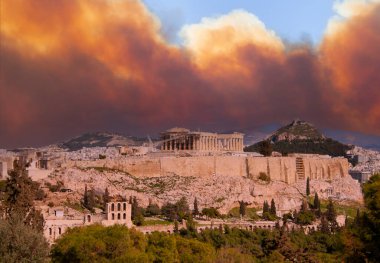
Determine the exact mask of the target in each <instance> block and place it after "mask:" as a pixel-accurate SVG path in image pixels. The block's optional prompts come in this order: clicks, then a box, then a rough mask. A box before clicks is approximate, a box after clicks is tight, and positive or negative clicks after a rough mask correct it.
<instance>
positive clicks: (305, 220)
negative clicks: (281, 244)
mask: <svg viewBox="0 0 380 263" xmlns="http://www.w3.org/2000/svg"><path fill="white" fill-rule="evenodd" d="M295 219H296V223H297V224H300V225H310V224H311V223H313V222H314V220H315V214H314V213H313V212H312V211H310V210H307V211H300V212H299V213H297V214H296V215H295Z"/></svg>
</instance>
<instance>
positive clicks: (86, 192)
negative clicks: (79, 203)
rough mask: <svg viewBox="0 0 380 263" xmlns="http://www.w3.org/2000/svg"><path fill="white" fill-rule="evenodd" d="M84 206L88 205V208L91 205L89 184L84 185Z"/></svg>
mask: <svg viewBox="0 0 380 263" xmlns="http://www.w3.org/2000/svg"><path fill="white" fill-rule="evenodd" d="M83 206H84V207H86V208H87V209H88V207H89V201H88V190H87V184H86V185H85V186H84V193H83Z"/></svg>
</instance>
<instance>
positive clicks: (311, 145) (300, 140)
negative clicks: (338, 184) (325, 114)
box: [244, 120, 352, 156]
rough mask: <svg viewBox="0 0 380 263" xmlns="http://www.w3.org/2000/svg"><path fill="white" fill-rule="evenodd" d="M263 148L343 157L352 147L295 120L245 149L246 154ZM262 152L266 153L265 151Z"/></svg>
mask: <svg viewBox="0 0 380 263" xmlns="http://www.w3.org/2000/svg"><path fill="white" fill-rule="evenodd" d="M263 147H264V148H270V150H273V151H276V152H280V153H282V154H283V155H287V154H289V153H307V154H322V155H330V156H345V155H346V152H347V150H349V149H351V148H352V146H349V145H346V144H343V143H340V142H338V141H336V140H333V139H331V138H327V137H326V136H324V135H323V134H322V133H321V132H320V131H319V130H318V129H317V128H315V127H314V126H313V125H312V124H310V123H308V122H305V121H300V120H295V121H293V122H292V123H290V124H288V125H286V126H284V127H281V128H280V129H278V130H277V131H275V132H274V133H272V134H271V135H270V136H269V137H268V138H267V139H266V140H264V141H260V142H257V143H255V144H253V145H250V146H248V147H246V148H245V149H244V150H245V151H247V152H263ZM264 152H268V149H265V151H264Z"/></svg>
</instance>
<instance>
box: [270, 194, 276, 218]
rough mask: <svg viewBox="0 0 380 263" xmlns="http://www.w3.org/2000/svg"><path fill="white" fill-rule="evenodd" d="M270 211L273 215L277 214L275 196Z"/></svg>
mask: <svg viewBox="0 0 380 263" xmlns="http://www.w3.org/2000/svg"><path fill="white" fill-rule="evenodd" d="M269 213H270V214H271V215H274V216H276V214H277V213H276V204H275V202H274V200H273V198H272V201H271V202H270V210H269Z"/></svg>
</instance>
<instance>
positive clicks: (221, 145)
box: [160, 128, 244, 152]
mask: <svg viewBox="0 0 380 263" xmlns="http://www.w3.org/2000/svg"><path fill="white" fill-rule="evenodd" d="M243 139H244V134H242V133H238V132H234V133H231V134H218V133H211V132H197V131H190V130H188V129H185V128H172V129H169V130H167V131H165V132H162V133H161V142H160V144H161V151H200V152H202V151H203V152H224V151H230V152H242V151H243V147H244V145H243Z"/></svg>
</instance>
